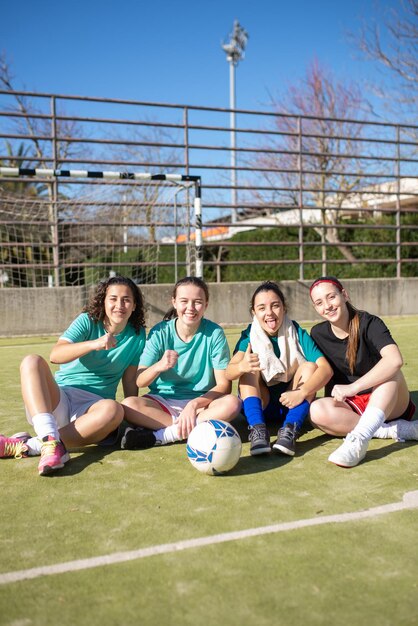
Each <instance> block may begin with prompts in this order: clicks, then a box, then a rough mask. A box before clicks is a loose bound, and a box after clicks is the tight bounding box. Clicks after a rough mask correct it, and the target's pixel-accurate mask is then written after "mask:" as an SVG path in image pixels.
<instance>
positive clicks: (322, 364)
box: [280, 356, 333, 408]
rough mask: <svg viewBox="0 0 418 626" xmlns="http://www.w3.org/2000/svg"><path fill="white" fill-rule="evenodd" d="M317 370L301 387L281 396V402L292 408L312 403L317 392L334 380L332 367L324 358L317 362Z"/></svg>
mask: <svg viewBox="0 0 418 626" xmlns="http://www.w3.org/2000/svg"><path fill="white" fill-rule="evenodd" d="M315 363H316V366H317V367H316V370H315V371H314V373H313V374H312V375H311V376H310V377H309V378H308V380H307V381H306V382H304V383H303V384H302V385H300V387H298V388H297V389H294V390H289V391H285V392H284V393H282V394H281V396H280V402H281V403H282V404H284V405H285V406H287V407H289V408H292V407H295V406H298V405H299V404H301V403H302V402H303V401H304V400H308V401H311V400H312V399H313V397H314V396H315V394H316V392H317V391H319V390H320V389H322V387H324V386H325V385H326V384H327V382H328V381H329V380H331V378H332V373H333V372H332V367H331V365H330V364H329V363H328V361H327V360H326V358H325V357H324V356H321V357H319V359H317V360H316V361H315Z"/></svg>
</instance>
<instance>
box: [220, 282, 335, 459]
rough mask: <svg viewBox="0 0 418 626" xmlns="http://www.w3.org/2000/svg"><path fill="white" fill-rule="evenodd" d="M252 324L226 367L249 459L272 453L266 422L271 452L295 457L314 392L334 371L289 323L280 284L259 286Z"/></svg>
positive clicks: (300, 331)
mask: <svg viewBox="0 0 418 626" xmlns="http://www.w3.org/2000/svg"><path fill="white" fill-rule="evenodd" d="M250 312H251V315H252V316H253V318H252V323H251V324H249V325H248V327H247V328H246V329H245V330H244V331H242V333H241V337H240V339H239V341H238V343H237V345H236V346H235V350H234V356H233V357H232V359H231V361H230V363H229V365H228V367H227V369H226V377H227V378H228V379H229V380H236V379H239V393H240V397H241V400H242V402H243V412H244V414H245V416H246V418H247V421H248V425H249V429H250V434H249V441H250V444H251V445H250V453H251V455H253V456H256V455H259V454H265V453H268V452H270V451H271V448H270V436H269V432H268V430H267V426H266V420H268V421H271V420H273V421H274V422H275V423H276V424H279V430H278V434H277V439H276V441H275V442H274V443H273V450H275V451H277V452H282V453H284V454H287V455H290V456H293V455H294V454H295V442H296V439H297V437H298V436H299V434H300V431H301V428H302V425H303V423H304V421H305V418H306V416H307V415H308V413H309V406H310V402H311V401H312V400H313V399H314V397H315V393H316V392H317V391H318V390H319V389H321V388H322V387H323V386H324V385H325V384H326V383H327V382H328V381H329V380H330V378H331V376H332V369H331V367H330V365H329V364H328V361H327V360H326V359H325V357H324V355H323V354H322V352H321V351H320V350H319V348H318V347H317V345H316V344H315V342H314V341H313V339H311V337H310V336H309V333H307V332H306V331H305V330H303V329H302V328H301V327H300V326H299V324H297V322H295V321H293V320H290V319H289V318H288V316H287V312H286V301H285V298H284V295H283V293H282V291H281V289H280V288H279V286H278V285H277V284H276V283H274V282H271V281H267V282H264V283H262V284H261V285H259V286H258V287H257V289H256V290H255V292H254V294H253V296H252V298H251V308H250Z"/></svg>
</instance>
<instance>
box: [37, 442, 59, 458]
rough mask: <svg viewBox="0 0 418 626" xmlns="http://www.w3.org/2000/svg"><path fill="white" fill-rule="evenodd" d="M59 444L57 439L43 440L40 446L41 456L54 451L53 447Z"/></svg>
mask: <svg viewBox="0 0 418 626" xmlns="http://www.w3.org/2000/svg"><path fill="white" fill-rule="evenodd" d="M58 445H59V441H57V440H56V439H53V440H51V441H43V442H42V447H41V458H42V457H44V456H50V455H52V454H54V453H55V448H56V447H57V446H58Z"/></svg>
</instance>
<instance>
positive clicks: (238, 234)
mask: <svg viewBox="0 0 418 626" xmlns="http://www.w3.org/2000/svg"><path fill="white" fill-rule="evenodd" d="M234 112H235V119H236V128H235V133H236V137H237V139H236V142H235V146H234V147H233V148H231V145H230V127H229V115H230V113H231V110H230V109H227V108H213V107H199V106H187V105H182V104H163V103H152V102H138V101H130V100H120V99H102V98H94V97H79V96H69V95H57V94H46V93H42V94H39V93H34V92H7V91H0V163H1V164H2V165H3V166H11V165H12V166H16V167H25V166H26V167H29V168H32V167H41V168H52V169H54V170H59V169H62V168H65V169H82V170H106V169H107V170H108V169H115V170H126V171H132V170H135V171H148V172H152V173H181V174H184V175H192V176H201V178H202V190H203V199H202V206H203V223H202V226H203V243H202V246H203V254H204V265H205V276H207V277H208V278H209V279H210V280H217V281H222V280H233V279H234V278H233V277H234V276H235V277H237V278H244V279H245V277H246V274H247V273H248V272H249V271H250V269H249V268H251V271H252V272H254V271H255V268H256V269H257V271H259V276H257V277H261V276H262V274H263V272H265V274H266V275H265V277H266V278H267V277H268V276H271V272H272V267H273V268H275V269H276V271H277V272H279V273H280V272H283V271H286V277H288V278H298V279H301V280H303V279H306V278H310V277H311V276H312V275H315V274H317V273H318V272H320V273H329V272H330V271H335V272H336V273H339V275H341V276H344V275H345V273H347V271H348V268H349V269H350V271H352V270H353V268H355V271H356V272H357V276H358V277H361V276H368V275H371V274H370V272H372V275H373V272H374V275H376V276H377V275H380V276H394V277H398V278H400V277H402V276H403V275H405V274H408V275H414V274H415V275H416V267H417V265H416V264H417V258H418V254H417V250H418V249H417V245H418V236H417V229H418V220H417V215H418V177H417V174H418V167H417V164H418V150H417V149H418V126H413V125H399V124H391V123H383V122H378V121H373V120H361V119H344V118H315V117H313V116H299V115H291V114H282V113H277V112H273V111H249V110H241V109H236V110H235V111H234ZM231 150H233V151H234V153H235V155H236V158H235V160H234V162H235V163H236V165H235V166H234V167H233V166H231V159H230V155H231ZM232 174H233V175H232ZM232 181H236V183H234V184H233V182H232ZM94 182H95V181H92V180H75V179H71V180H68V181H66V182H65V183H62V182H61V181H60V180H58V179H51V180H47V181H45V179H44V178H36V177H34V178H32V179H31V183H32V184H33V183H35V184H36V183H38V184H39V185H42V184H43V185H45V183H47V188H48V193H49V194H50V199H51V203H52V205H54V203H56V202H57V201H58V198H59V196H60V194H61V195H62V194H63V193H65V194H67V196H68V195H70V196H75V195H76V194H77V193H78V191H79V190H82V189H85V188H86V187H87V185H89V184H94ZM7 183H10V181H8V180H7V179H6V178H5V177H0V186H1V187H5V186H7ZM75 189H77V191H76V190H75ZM59 221H60V218H59V217H58V216H57V215H55V216H54V218H53V219H52V223H51V227H52V231H54V229H55V235H54V237H53V241H52V248H51V249H52V251H53V253H52V258H51V260H50V263H51V268H52V273H54V275H55V276H56V281H58V280H59V278H58V277H59V275H60V263H61V262H62V261H61V256H60V245H62V244H63V242H62V241H61V240H60V237H59V235H58V230H59ZM162 225H163V226H164V227H165V228H166V229H170V228H171V229H173V219H172V216H171V215H169V214H168V213H167V219H166V220H165V221H164V220H162ZM172 237H173V238H174V239H173V241H177V237H176V236H175V235H174V233H173V231H172ZM166 239H167V238H166ZM20 243H22V244H23V245H24V244H25V241H22V242H20ZM65 243H66V245H67V246H68V244H69V243H71V242H68V241H66V242H65ZM3 244H4V242H3ZM3 244H2V245H3ZM130 245H134V244H133V243H132V242H131V244H130ZM164 245H165V246H169V245H170V244H169V243H167V241H166V242H165V243H164ZM178 245H179V246H181V245H182V244H181V243H179V244H178ZM377 253H379V254H377ZM4 256H5V255H4V254H3V256H2V259H0V261H1V268H2V270H3V271H7V263H5V262H4ZM72 263H73V265H74V262H72ZM135 263H137V264H138V265H139V266H140V265H141V263H145V261H143V260H142V261H141V260H138V261H136V262H135ZM155 263H156V264H157V265H158V264H161V265H162V266H163V265H164V264H165V265H169V264H170V262H169V261H167V260H165V261H164V260H161V259H156V260H155ZM179 263H180V265H181V264H182V263H183V265H184V266H186V261H179ZM86 264H88V261H86V260H81V261H79V262H78V266H79V267H81V268H82V267H84V266H85V265H86ZM370 268H373V269H372V270H371V269H370Z"/></svg>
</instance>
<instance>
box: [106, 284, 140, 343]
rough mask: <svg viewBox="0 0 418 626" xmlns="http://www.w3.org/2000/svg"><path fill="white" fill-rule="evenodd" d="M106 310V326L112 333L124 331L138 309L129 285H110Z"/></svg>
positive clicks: (107, 292)
mask: <svg viewBox="0 0 418 626" xmlns="http://www.w3.org/2000/svg"><path fill="white" fill-rule="evenodd" d="M104 308H105V326H106V327H107V328H109V329H111V330H112V331H114V330H118V331H119V332H120V331H121V330H123V328H125V326H126V324H127V323H128V321H129V318H130V317H131V314H132V312H133V311H135V308H136V304H135V300H134V296H133V293H132V291H131V289H130V288H129V287H128V286H127V285H119V284H115V285H110V286H109V287H108V288H107V291H106V297H105V300H104Z"/></svg>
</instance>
